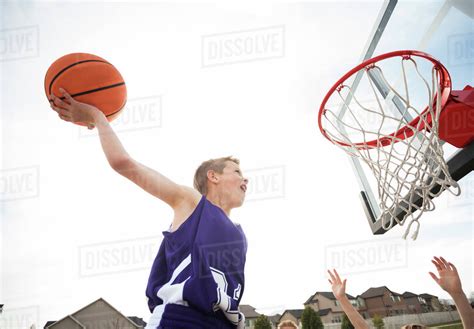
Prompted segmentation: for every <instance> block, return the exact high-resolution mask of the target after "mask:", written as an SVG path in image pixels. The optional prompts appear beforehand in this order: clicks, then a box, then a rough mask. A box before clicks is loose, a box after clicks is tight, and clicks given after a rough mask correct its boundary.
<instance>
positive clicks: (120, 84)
mask: <svg viewBox="0 0 474 329" xmlns="http://www.w3.org/2000/svg"><path fill="white" fill-rule="evenodd" d="M124 84H125V82H120V83H116V84H114V85H110V86H105V87H101V88H96V89H92V90H88V91H83V92H80V93H77V94H72V95H71V97H73V98H74V97H76V96H82V95H86V94H92V93H95V92H97V91H101V90H104V89H110V88H115V87H119V86H122V85H124ZM59 99H60V100H62V101H63V100H65V99H66V97H64V96H62V97H59ZM124 105H125V103H124ZM124 105H122V107H121V108H119V109H118V110H117V111H115V112H113V113H109V114H106V115H105V116H106V117H109V116H111V115H114V114H115V113H118V112H120V111H121V110H122V109H123V107H124Z"/></svg>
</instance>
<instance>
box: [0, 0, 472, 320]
mask: <svg viewBox="0 0 474 329" xmlns="http://www.w3.org/2000/svg"><path fill="white" fill-rule="evenodd" d="M441 4H442V2H427V1H425V2H421V1H419V2H408V3H407V2H401V4H400V5H399V9H397V10H398V11H397V12H395V16H394V23H393V24H392V25H389V27H387V35H386V36H385V38H384V39H382V41H381V44H380V47H379V49H378V50H377V51H378V53H380V52H382V51H388V50H395V49H400V48H414V47H416V46H417V44H418V42H419V40H420V38H421V35H422V33H421V31H420V30H421V29H422V28H426V27H427V26H428V25H429V24H430V22H431V20H432V18H433V17H434V15H435V14H436V12H437V10H438V9H439V8H440V6H441ZM380 7H381V3H380V2H378V1H371V2H356V1H353V2H311V3H304V4H302V3H300V4H298V3H291V4H285V3H279V4H270V3H259V4H241V3H239V4H237V2H235V3H222V4H212V3H207V4H183V3H178V4H173V3H150V2H147V3H141V4H136V3H132V2H121V3H107V4H104V3H98V2H87V3H85V2H84V3H82V2H69V3H67V4H64V3H62V4H59V3H51V2H18V3H9V4H4V3H2V7H1V12H2V16H1V31H0V58H1V62H0V65H1V66H0V68H1V71H0V73H1V79H0V84H1V93H0V97H1V123H2V124H1V129H2V133H1V134H0V138H1V142H2V144H1V145H2V151H1V152H0V156H1V160H2V161H1V168H2V171H1V174H0V178H1V181H0V182H1V185H0V188H1V190H0V197H1V198H2V199H1V200H0V202H1V203H0V207H1V219H0V256H1V258H0V304H2V303H3V304H5V305H6V307H5V313H4V314H3V315H2V316H1V317H0V324H2V325H3V326H2V328H4V327H5V328H14V327H15V326H23V325H26V323H27V322H28V323H29V322H36V323H37V326H38V327H39V326H41V327H42V326H43V325H44V323H45V322H46V321H47V320H58V319H60V318H62V317H64V316H66V315H67V314H70V313H73V312H74V311H76V310H78V309H79V308H81V307H83V306H84V305H86V304H88V303H90V302H92V301H93V300H95V299H97V298H99V297H103V298H104V299H106V300H107V301H109V302H110V303H111V304H112V305H114V306H115V307H116V308H117V309H119V310H120V311H122V312H123V313H124V314H126V315H136V316H139V317H143V318H144V320H145V321H147V320H148V317H149V312H148V309H147V306H146V299H145V294H144V291H145V286H146V283H147V278H148V274H149V269H150V266H151V263H152V261H153V259H154V256H155V254H156V252H157V250H158V246H159V244H160V242H161V238H162V235H161V232H162V231H163V230H166V229H167V227H168V226H169V224H170V220H171V215H172V213H171V210H170V209H168V207H167V206H166V205H165V204H164V203H162V202H161V201H159V200H158V199H155V198H153V197H152V196H149V195H148V194H146V193H145V192H143V191H142V190H140V189H139V188H138V187H135V186H134V185H133V184H132V183H130V182H128V181H126V180H125V179H124V178H122V177H120V176H119V175H117V174H116V173H115V172H113V170H112V169H110V168H109V167H108V164H107V162H106V160H105V157H104V155H103V153H102V150H101V147H100V144H99V140H98V137H97V136H96V135H95V133H91V132H89V131H87V129H84V128H79V127H77V126H73V125H71V124H67V123H65V122H63V121H61V120H59V119H58V118H57V116H56V115H55V113H54V112H52V110H50V108H49V106H48V102H47V100H46V97H45V95H44V90H43V79H44V74H45V72H46V70H47V68H48V67H49V65H50V64H51V63H52V62H53V61H54V60H55V59H57V58H58V57H60V56H62V55H64V54H67V53H72V52H87V53H92V54H96V55H99V56H101V57H103V58H105V59H107V60H109V61H110V62H111V63H113V64H114V65H115V66H116V67H117V68H118V69H119V70H120V71H121V73H122V75H123V77H124V79H125V81H126V83H127V88H128V99H129V102H128V105H127V108H126V110H125V112H124V113H122V116H121V117H119V119H117V121H116V122H115V123H114V129H115V130H116V131H117V133H118V135H119V137H120V139H121V141H122V142H123V144H124V146H125V147H126V149H127V150H128V152H129V153H130V154H131V155H132V156H133V157H134V158H135V159H137V160H138V161H140V162H143V163H144V164H146V165H148V166H151V167H153V168H155V169H156V170H158V171H160V172H162V173H163V174H165V175H166V176H168V177H169V178H171V179H173V180H175V181H176V182H178V183H182V184H188V185H192V177H193V174H194V170H195V169H196V168H197V166H198V165H199V164H200V163H201V162H202V161H204V160H207V159H209V158H212V157H219V156H225V155H234V156H236V157H238V158H240V159H241V167H242V169H243V171H244V175H245V174H246V175H247V176H248V177H249V178H250V182H251V183H250V184H251V185H250V189H249V193H248V196H247V198H248V200H247V202H246V203H245V204H244V206H243V207H242V208H239V209H236V210H234V211H233V212H232V214H231V218H232V219H233V220H235V221H238V222H240V223H241V224H242V226H243V228H244V231H245V232H246V234H247V239H248V243H249V250H248V255H247V265H246V287H245V292H244V296H243V299H242V303H245V304H251V305H253V306H254V307H256V308H257V309H258V310H260V311H262V312H264V313H267V314H268V313H271V312H273V311H275V310H278V311H282V310H283V309H286V308H302V304H303V302H305V301H306V299H307V298H308V297H309V296H310V295H311V294H313V293H314V292H315V291H317V290H319V291H328V290H330V287H329V285H328V283H327V277H326V274H325V271H326V269H327V268H328V267H332V266H336V267H337V268H339V269H340V270H341V272H342V273H344V276H345V277H347V278H348V287H347V292H348V293H350V294H352V295H358V294H361V293H362V292H364V291H365V290H366V289H368V288H369V287H372V286H382V285H386V286H388V287H389V288H390V289H391V290H393V291H396V292H399V293H403V292H404V291H411V292H414V293H430V294H434V295H438V296H440V298H446V297H447V295H446V294H445V293H444V292H443V291H441V290H440V289H439V288H438V287H437V286H436V285H435V283H434V282H433V281H432V280H431V279H430V278H429V276H428V274H427V272H428V271H430V270H433V268H432V265H431V263H430V258H431V257H432V256H433V255H443V256H445V257H446V258H447V259H449V260H451V261H452V262H453V263H455V264H456V265H457V266H458V268H459V271H460V274H461V277H462V279H463V286H464V290H465V291H466V292H470V291H472V290H473V285H472V281H473V280H472V278H473V268H472V258H473V257H472V254H473V241H472V239H473V225H472V219H473V217H474V211H473V203H472V200H474V198H473V197H474V192H473V191H474V177H473V176H472V174H471V175H470V176H468V177H467V178H466V179H465V180H464V181H463V182H462V187H463V195H462V196H461V197H459V198H455V197H452V196H450V195H447V194H446V195H443V196H441V197H440V198H438V199H437V200H436V205H437V209H436V211H435V212H433V213H427V214H425V215H424V216H423V218H422V220H421V225H422V227H421V232H420V235H419V237H418V240H417V241H415V242H413V241H407V242H405V241H404V240H402V239H401V235H402V233H403V232H404V230H403V229H400V228H398V229H394V230H392V231H390V232H388V233H387V234H385V235H383V236H373V235H372V234H371V231H370V229H369V227H368V225H367V220H366V218H365V215H364V213H363V210H362V208H361V205H360V203H359V198H358V193H359V190H358V186H357V182H356V180H355V178H354V174H353V172H352V169H351V167H350V166H349V162H348V160H347V158H346V156H345V155H344V153H343V152H342V151H340V150H339V149H337V148H336V147H334V146H333V145H332V144H331V143H329V142H328V141H327V140H325V139H324V138H323V137H322V136H321V134H320V133H319V130H318V129H317V124H316V123H317V109H318V107H319V104H320V102H321V100H322V98H323V96H324V94H325V92H326V90H327V89H328V88H329V87H330V86H331V85H332V84H333V83H334V82H335V81H336V79H337V78H338V77H339V76H340V75H342V74H343V73H345V71H347V70H348V69H349V68H350V67H351V66H354V65H355V64H357V63H358V62H359V60H360V57H361V55H362V51H363V49H364V46H365V45H366V42H367V39H368V36H369V33H370V32H371V31H372V28H373V24H374V22H375V19H376V17H377V15H378V14H379V11H380ZM413 12H418V13H420V12H421V13H426V16H423V15H419V16H417V17H415V16H414V15H413ZM450 15H452V16H450V17H451V21H450V22H451V23H449V22H448V23H446V22H445V23H443V24H444V25H443V28H444V30H443V31H444V33H441V32H440V33H438V34H436V38H438V39H437V40H435V41H436V43H432V44H430V45H429V46H428V48H429V49H430V50H431V52H432V53H433V55H435V56H436V57H438V58H440V59H442V60H444V63H445V64H446V65H447V66H448V69H450V72H451V74H452V76H453V80H454V81H455V82H454V83H455V84H458V86H457V87H458V88H462V87H464V84H466V83H468V81H467V80H469V78H471V79H472V77H473V74H472V73H473V71H472V70H473V68H472V67H473V66H472V65H473V63H474V57H472V56H473V55H472V52H469V49H470V48H469V47H470V46H469V40H471V41H472V39H473V35H474V34H473V33H474V30H473V24H472V20H468V19H467V18H466V17H464V16H462V15H460V14H458V13H456V12H455V11H454V10H453V11H452V12H451V13H450ZM415 23H417V24H418V25H419V26H420V28H419V29H418V30H417V29H416V28H415V27H414V25H415ZM446 24H448V25H446ZM448 31H449V32H448ZM226 40H230V42H236V40H250V41H248V42H249V43H248V44H247V47H251V48H247V50H246V53H245V55H236V54H234V56H233V57H232V58H229V57H226V56H225V55H223V54H222V53H219V50H223V48H220V47H221V45H222V44H223V42H224V41H226ZM471 45H472V42H471ZM463 47H464V48H463ZM471 50H472V49H471ZM376 53H377V52H376ZM466 72H467V73H466ZM469 72H471V74H469ZM456 79H458V80H456ZM461 84H462V85H461ZM355 254H356V255H357V257H355V256H354V255H355ZM2 321H3V322H2Z"/></svg>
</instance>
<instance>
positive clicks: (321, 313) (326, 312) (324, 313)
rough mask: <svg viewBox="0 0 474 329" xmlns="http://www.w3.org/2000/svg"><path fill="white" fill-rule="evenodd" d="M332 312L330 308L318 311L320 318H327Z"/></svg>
mask: <svg viewBox="0 0 474 329" xmlns="http://www.w3.org/2000/svg"><path fill="white" fill-rule="evenodd" d="M330 312H332V310H331V309H330V308H324V309H322V310H319V311H318V314H319V316H325V315H328V314H329V313H330Z"/></svg>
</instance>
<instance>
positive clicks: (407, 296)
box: [402, 291, 418, 298]
mask: <svg viewBox="0 0 474 329" xmlns="http://www.w3.org/2000/svg"><path fill="white" fill-rule="evenodd" d="M402 296H403V297H404V298H410V297H418V295H417V294H414V293H412V292H409V291H405V292H404V293H403V294H402Z"/></svg>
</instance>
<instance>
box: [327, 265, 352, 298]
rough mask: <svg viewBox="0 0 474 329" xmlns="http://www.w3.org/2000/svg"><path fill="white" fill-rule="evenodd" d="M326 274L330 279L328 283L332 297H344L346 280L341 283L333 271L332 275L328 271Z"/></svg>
mask: <svg viewBox="0 0 474 329" xmlns="http://www.w3.org/2000/svg"><path fill="white" fill-rule="evenodd" d="M328 273H329V276H330V277H331V279H328V281H329V283H330V284H331V288H332V293H333V294H334V297H336V298H337V299H340V298H343V297H345V296H346V281H347V279H344V281H342V280H341V278H340V277H339V274H338V273H337V271H336V270H335V269H334V270H333V273H331V271H330V270H328Z"/></svg>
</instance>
